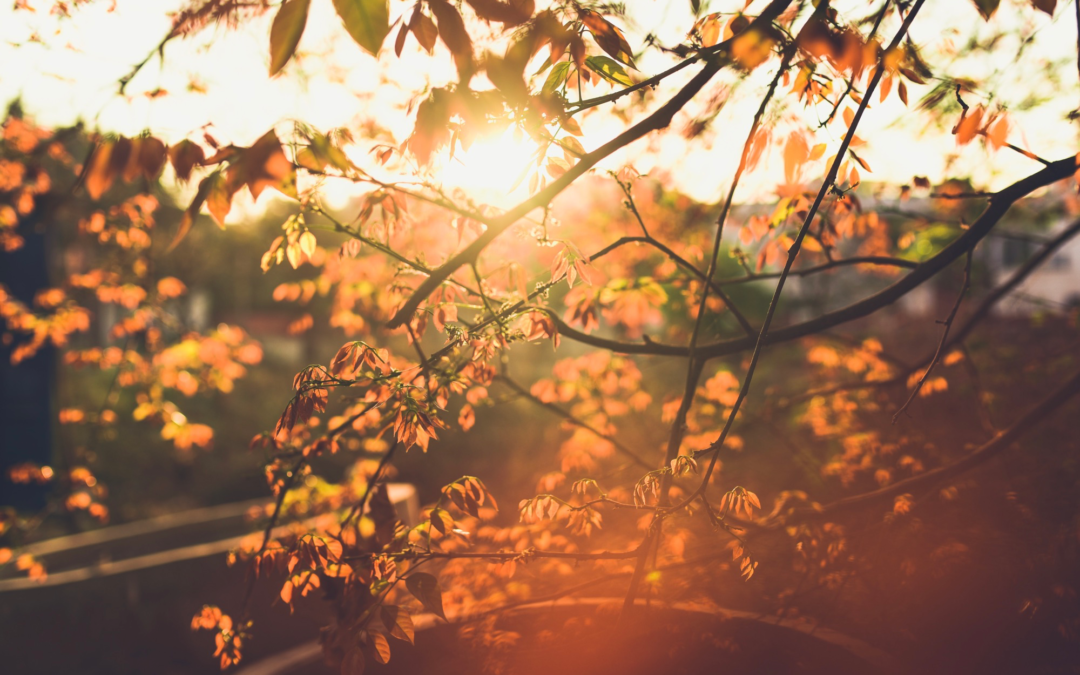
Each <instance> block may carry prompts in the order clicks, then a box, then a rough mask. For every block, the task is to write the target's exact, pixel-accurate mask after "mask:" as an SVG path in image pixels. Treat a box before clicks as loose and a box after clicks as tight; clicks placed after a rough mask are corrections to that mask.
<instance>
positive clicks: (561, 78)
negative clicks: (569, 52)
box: [543, 61, 570, 94]
mask: <svg viewBox="0 0 1080 675" xmlns="http://www.w3.org/2000/svg"><path fill="white" fill-rule="evenodd" d="M569 75H570V62H569V61H559V62H558V63H556V64H555V67H554V68H552V69H551V72H550V73H548V76H547V79H546V80H544V87H543V92H544V93H545V94H554V93H555V92H556V91H558V89H559V87H561V86H563V83H564V82H566V78H567V76H569Z"/></svg>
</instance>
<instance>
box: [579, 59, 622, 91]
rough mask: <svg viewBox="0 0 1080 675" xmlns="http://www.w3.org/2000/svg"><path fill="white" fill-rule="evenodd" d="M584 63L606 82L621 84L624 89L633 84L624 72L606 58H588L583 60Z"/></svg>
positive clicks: (615, 63) (617, 64) (618, 65)
mask: <svg viewBox="0 0 1080 675" xmlns="http://www.w3.org/2000/svg"><path fill="white" fill-rule="evenodd" d="M585 63H587V64H588V65H589V68H592V69H593V70H594V71H596V72H597V73H599V74H600V76H601V77H603V78H604V79H605V80H607V81H608V82H613V83H615V84H621V85H623V86H625V87H629V86H631V85H633V84H634V81H633V80H631V79H630V76H629V75H627V73H626V70H625V69H623V67H622V65H620V64H619V62H618V61H615V60H614V59H609V58H608V57H606V56H590V57H588V58H586V59H585Z"/></svg>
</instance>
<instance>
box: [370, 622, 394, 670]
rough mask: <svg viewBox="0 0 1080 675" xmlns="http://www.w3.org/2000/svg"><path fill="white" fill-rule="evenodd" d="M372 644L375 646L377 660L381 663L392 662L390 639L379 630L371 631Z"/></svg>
mask: <svg viewBox="0 0 1080 675" xmlns="http://www.w3.org/2000/svg"><path fill="white" fill-rule="evenodd" d="M368 635H370V636H371V645H372V646H373V647H374V648H375V660H376V661H378V662H379V663H389V662H390V641H389V640H387V639H386V636H385V635H383V634H382V633H380V632H379V631H377V630H373V631H370V632H369V633H368Z"/></svg>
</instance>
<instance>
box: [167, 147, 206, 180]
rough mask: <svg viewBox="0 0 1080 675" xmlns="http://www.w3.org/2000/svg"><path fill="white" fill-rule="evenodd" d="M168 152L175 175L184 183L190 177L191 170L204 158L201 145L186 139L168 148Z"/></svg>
mask: <svg viewBox="0 0 1080 675" xmlns="http://www.w3.org/2000/svg"><path fill="white" fill-rule="evenodd" d="M168 154H169V162H170V163H171V164H172V166H173V171H175V172H176V177H177V178H179V179H180V180H181V181H183V182H185V183H186V182H187V181H188V180H190V179H191V170H192V169H194V168H195V167H196V166H198V165H200V164H202V162H203V160H205V159H206V154H205V153H204V152H203V149H202V146H200V145H198V144H197V143H193V142H192V141H189V140H186V139H185V140H182V141H180V142H179V143H177V144H176V145H174V146H172V147H171V148H169V153H168Z"/></svg>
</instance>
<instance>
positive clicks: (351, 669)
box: [341, 645, 364, 675]
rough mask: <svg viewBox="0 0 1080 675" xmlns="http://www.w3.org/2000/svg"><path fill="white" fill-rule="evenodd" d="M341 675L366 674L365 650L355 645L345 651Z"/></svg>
mask: <svg viewBox="0 0 1080 675" xmlns="http://www.w3.org/2000/svg"><path fill="white" fill-rule="evenodd" d="M341 675H364V652H362V651H360V647H358V646H355V645H354V646H353V647H351V648H350V649H349V650H348V651H347V652H345V658H344V659H342V661H341Z"/></svg>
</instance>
